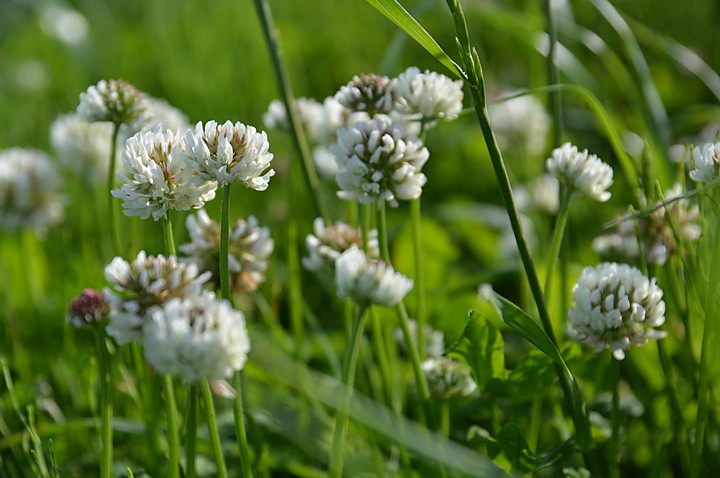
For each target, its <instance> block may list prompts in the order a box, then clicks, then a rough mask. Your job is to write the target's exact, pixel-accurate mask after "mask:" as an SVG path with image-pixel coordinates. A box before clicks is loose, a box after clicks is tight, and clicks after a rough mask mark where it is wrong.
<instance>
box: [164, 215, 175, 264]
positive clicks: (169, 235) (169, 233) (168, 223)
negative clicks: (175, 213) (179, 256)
mask: <svg viewBox="0 0 720 478" xmlns="http://www.w3.org/2000/svg"><path fill="white" fill-rule="evenodd" d="M163 238H164V239H165V252H166V253H167V255H168V256H174V255H175V254H176V252H175V237H174V235H173V228H172V220H171V219H170V212H168V216H167V218H165V219H163Z"/></svg>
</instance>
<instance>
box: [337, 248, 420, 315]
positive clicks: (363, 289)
mask: <svg viewBox="0 0 720 478" xmlns="http://www.w3.org/2000/svg"><path fill="white" fill-rule="evenodd" d="M335 286H336V288H337V294H338V296H339V297H341V298H345V297H349V298H351V299H353V300H354V301H355V302H357V303H358V304H360V305H361V306H367V305H370V304H376V305H384V306H386V307H392V306H395V305H397V304H398V303H399V302H400V301H401V300H402V299H403V297H405V296H406V295H407V293H408V292H410V289H412V286H413V281H412V280H411V279H408V278H407V277H406V276H404V275H403V274H400V273H399V272H395V269H393V268H392V266H391V265H390V264H387V263H385V262H383V261H381V260H374V259H370V258H368V257H367V255H365V253H364V252H363V251H361V250H360V249H358V247H357V246H356V245H354V244H353V245H352V246H350V248H349V249H348V250H346V251H345V252H343V253H342V254H341V255H340V257H339V258H338V260H337V261H335Z"/></svg>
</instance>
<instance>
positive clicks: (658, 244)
mask: <svg viewBox="0 0 720 478" xmlns="http://www.w3.org/2000/svg"><path fill="white" fill-rule="evenodd" d="M681 195H682V186H681V185H680V184H675V185H673V187H672V188H670V189H669V190H667V191H666V192H665V201H666V202H667V201H668V200H670V199H673V198H678V197H679V196H681ZM656 206H660V207H658V208H657V209H656V210H655V211H653V212H652V213H651V214H650V215H648V216H647V217H640V218H637V219H636V220H635V221H631V220H627V221H622V222H620V223H619V224H618V225H617V227H616V228H615V231H613V232H612V233H610V234H606V235H602V236H598V237H596V238H595V240H593V243H592V247H593V250H595V252H597V253H598V254H600V255H601V256H603V257H614V256H619V257H620V258H623V259H634V258H637V257H638V256H639V255H640V247H642V250H643V254H644V255H645V259H646V260H647V261H648V262H649V263H651V264H655V265H657V266H662V265H665V263H666V262H667V261H668V260H669V259H670V258H671V257H672V256H674V255H676V254H677V250H678V244H677V240H676V234H677V236H678V237H679V238H680V239H681V240H682V241H687V242H694V241H697V240H698V239H699V238H700V236H701V234H702V227H701V226H700V224H699V218H700V210H699V208H698V206H697V204H691V203H690V201H689V200H688V199H685V198H683V199H677V200H675V201H673V202H670V203H667V204H665V205H663V206H661V205H660V204H659V203H658V204H656ZM636 228H637V230H636ZM638 234H639V239H638ZM638 242H639V243H638Z"/></svg>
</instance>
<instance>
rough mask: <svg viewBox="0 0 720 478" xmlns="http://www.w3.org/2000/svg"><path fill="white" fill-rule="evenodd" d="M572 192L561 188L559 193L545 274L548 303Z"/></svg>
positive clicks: (569, 189) (563, 187)
mask: <svg viewBox="0 0 720 478" xmlns="http://www.w3.org/2000/svg"><path fill="white" fill-rule="evenodd" d="M572 193H573V190H572V189H571V188H568V187H565V186H562V192H561V193H560V208H559V209H558V215H557V220H556V221H555V230H554V231H553V237H552V243H551V246H550V255H549V256H548V263H547V272H546V273H545V289H544V291H545V300H546V301H548V302H549V301H550V294H551V292H552V283H553V278H554V275H555V264H557V260H558V258H559V257H560V248H561V247H562V240H563V235H564V234H565V225H566V224H567V218H568V211H569V209H570V197H571V196H572Z"/></svg>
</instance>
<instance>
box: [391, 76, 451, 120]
mask: <svg viewBox="0 0 720 478" xmlns="http://www.w3.org/2000/svg"><path fill="white" fill-rule="evenodd" d="M462 87H463V83H462V81H460V80H458V81H452V80H451V79H450V78H448V77H447V76H445V75H441V74H440V73H435V72H431V71H425V72H424V73H423V72H421V71H420V69H419V68H417V67H414V66H413V67H410V68H408V69H407V70H405V71H404V72H403V73H401V74H400V75H399V76H398V77H397V78H396V79H395V81H394V82H393V84H392V87H391V92H392V95H393V96H394V99H395V109H396V110H397V111H398V112H400V113H403V114H407V115H418V114H419V115H421V116H422V117H423V119H424V120H434V119H443V120H448V121H450V120H454V119H456V118H457V117H458V116H459V115H460V112H461V111H462V101H463V91H462Z"/></svg>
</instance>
